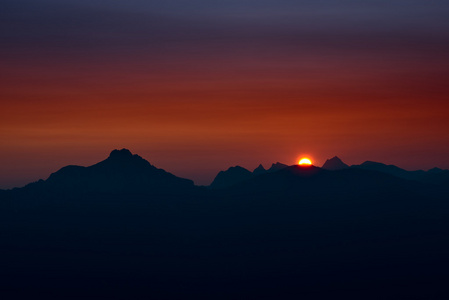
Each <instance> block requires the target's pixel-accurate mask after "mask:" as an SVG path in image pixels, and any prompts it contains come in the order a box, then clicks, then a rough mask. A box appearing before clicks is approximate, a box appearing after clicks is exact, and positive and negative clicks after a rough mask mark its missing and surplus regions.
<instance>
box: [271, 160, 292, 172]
mask: <svg viewBox="0 0 449 300" xmlns="http://www.w3.org/2000/svg"><path fill="white" fill-rule="evenodd" d="M287 167H288V165H284V164H282V163H280V162H277V163H275V164H272V165H271V167H270V168H269V169H268V170H267V172H276V171H279V170H282V169H285V168H287Z"/></svg>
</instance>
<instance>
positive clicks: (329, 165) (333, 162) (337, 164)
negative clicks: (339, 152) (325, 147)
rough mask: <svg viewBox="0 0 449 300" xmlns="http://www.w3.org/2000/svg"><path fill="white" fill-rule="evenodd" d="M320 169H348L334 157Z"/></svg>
mask: <svg viewBox="0 0 449 300" xmlns="http://www.w3.org/2000/svg"><path fill="white" fill-rule="evenodd" d="M321 168H323V169H325V170H331V171H335V170H343V169H346V168H349V166H348V165H347V164H345V163H344V162H343V161H342V160H341V159H340V158H338V157H337V156H334V157H333V158H331V159H328V160H326V162H325V163H324V165H323V166H322V167H321Z"/></svg>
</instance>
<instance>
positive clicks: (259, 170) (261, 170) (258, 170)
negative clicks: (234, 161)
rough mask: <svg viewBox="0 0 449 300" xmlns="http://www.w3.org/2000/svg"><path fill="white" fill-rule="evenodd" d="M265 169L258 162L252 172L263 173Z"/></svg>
mask: <svg viewBox="0 0 449 300" xmlns="http://www.w3.org/2000/svg"><path fill="white" fill-rule="evenodd" d="M266 171H267V170H265V168H264V167H263V166H262V164H260V165H259V166H258V167H257V168H255V169H254V171H253V174H256V175H258V174H263V173H265V172H266Z"/></svg>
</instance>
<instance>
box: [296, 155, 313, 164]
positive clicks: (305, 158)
mask: <svg viewBox="0 0 449 300" xmlns="http://www.w3.org/2000/svg"><path fill="white" fill-rule="evenodd" d="M298 164H299V165H300V166H311V165H312V161H311V160H310V159H308V158H307V157H303V158H301V159H300V160H299V163H298Z"/></svg>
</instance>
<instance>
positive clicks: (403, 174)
mask: <svg viewBox="0 0 449 300" xmlns="http://www.w3.org/2000/svg"><path fill="white" fill-rule="evenodd" d="M351 168H357V169H363V170H370V171H377V172H382V173H387V174H391V175H394V176H397V177H399V178H404V179H408V180H416V181H421V182H426V183H433V184H444V183H447V184H449V170H443V169H440V168H433V169H430V170H428V171H423V170H416V171H407V170H404V169H402V168H399V167H397V166H395V165H386V164H383V163H379V162H374V161H365V162H364V163H362V164H360V165H352V166H351Z"/></svg>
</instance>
